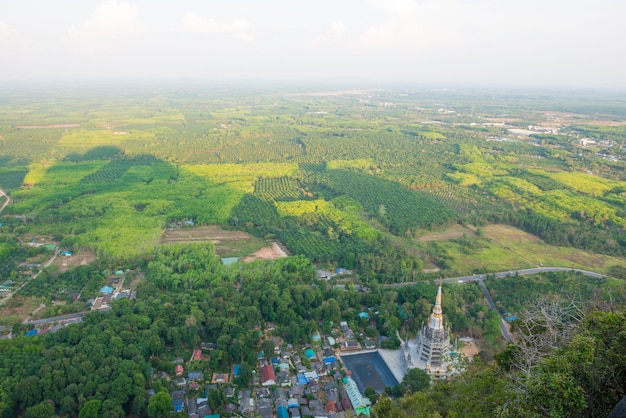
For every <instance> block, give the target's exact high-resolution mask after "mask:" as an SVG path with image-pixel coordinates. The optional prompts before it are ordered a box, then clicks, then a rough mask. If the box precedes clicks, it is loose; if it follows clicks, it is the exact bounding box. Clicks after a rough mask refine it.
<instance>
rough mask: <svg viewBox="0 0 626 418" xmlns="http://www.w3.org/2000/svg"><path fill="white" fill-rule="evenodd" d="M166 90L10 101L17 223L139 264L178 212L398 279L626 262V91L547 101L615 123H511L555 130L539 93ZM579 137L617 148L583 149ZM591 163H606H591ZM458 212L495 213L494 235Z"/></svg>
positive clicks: (488, 218)
mask: <svg viewBox="0 0 626 418" xmlns="http://www.w3.org/2000/svg"><path fill="white" fill-rule="evenodd" d="M166 90H167V89H165V90H163V89H156V90H155V92H156V91H158V94H157V93H154V92H147V91H144V90H141V91H138V92H137V93H136V94H135V93H132V92H123V94H121V93H119V92H118V93H112V92H109V91H106V92H100V93H99V94H97V95H89V96H84V97H83V96H79V95H76V97H72V96H71V95H69V96H68V97H65V98H64V101H63V106H60V105H59V103H58V102H57V101H55V100H54V99H53V98H51V97H46V98H45V99H43V100H39V101H33V100H29V99H24V98H20V97H14V93H11V94H10V95H8V96H7V97H6V98H4V99H3V100H4V101H3V103H2V104H1V105H0V120H1V121H2V122H1V123H0V134H1V137H0V166H1V167H0V188H3V189H5V190H7V191H10V194H11V197H12V198H13V201H12V204H11V205H9V206H8V207H7V208H6V209H5V211H4V213H6V214H7V215H8V216H12V217H14V216H16V215H17V216H20V218H19V219H22V220H23V223H22V224H21V225H19V228H18V226H13V224H12V226H11V228H15V229H19V230H20V233H36V234H51V235H54V236H56V237H58V238H59V239H60V238H62V241H61V243H62V245H64V246H66V247H71V248H73V249H74V250H80V249H85V250H90V251H94V252H95V253H96V255H97V256H98V257H110V258H114V259H122V260H124V259H135V258H136V257H137V256H138V255H140V254H143V253H145V252H150V251H152V250H153V249H154V248H155V247H156V246H158V245H162V244H163V242H167V240H168V238H167V237H165V238H164V236H163V235H162V233H163V230H164V228H165V227H166V226H167V225H168V224H171V223H177V222H183V221H186V220H189V221H193V223H194V224H195V225H196V226H199V227H200V228H202V227H207V226H210V225H221V226H224V227H227V228H234V229H239V230H245V231H246V232H248V233H250V234H252V235H254V236H255V237H258V238H255V240H259V241H257V244H258V245H262V243H263V239H277V238H278V239H280V240H281V241H282V242H283V243H284V244H285V245H286V246H287V247H288V248H289V249H290V250H291V252H293V253H294V254H304V255H306V256H308V257H310V258H312V259H313V260H316V261H324V262H330V263H331V264H337V265H339V264H343V263H349V264H353V265H355V266H357V267H359V266H360V267H361V268H362V269H363V271H364V272H365V271H366V272H367V274H370V275H372V277H374V276H379V277H383V276H385V279H384V280H387V281H393V280H400V278H401V277H403V278H406V277H414V276H415V275H416V274H417V273H416V272H415V269H416V268H415V267H407V266H409V265H415V266H417V265H420V263H421V261H419V260H418V259H420V258H423V259H424V260H429V261H433V262H437V263H438V265H440V266H441V267H442V268H444V270H445V268H446V267H447V268H450V269H455V270H463V271H471V270H473V269H481V268H483V269H484V268H486V269H489V270H497V269H507V268H519V267H524V266H529V265H534V264H539V263H543V264H546V265H547V264H553V265H565V266H569V265H571V266H583V267H585V266H586V267H588V268H589V267H596V268H598V269H607V268H609V267H610V266H611V265H623V262H622V260H623V258H621V257H623V256H625V255H626V241H625V240H624V238H623V237H624V229H625V228H626V221H624V219H626V212H625V209H624V207H625V206H624V205H625V204H626V192H625V191H624V190H626V182H624V181H623V180H624V177H626V176H625V175H624V172H625V170H624V169H625V168H626V167H625V164H624V163H623V161H621V160H620V159H619V158H617V157H618V156H617V155H613V154H615V153H616V152H618V151H619V150H623V149H624V148H623V146H624V145H626V144H625V143H624V141H625V138H626V136H625V135H624V127H623V126H622V125H620V124H615V121H618V119H620V118H622V117H623V114H625V113H624V110H623V109H622V108H621V107H620V106H621V105H620V104H619V103H615V106H614V109H607V108H606V106H602V105H601V102H588V101H587V98H585V100H584V103H582V102H581V103H570V102H566V101H562V100H556V99H555V100H552V99H546V104H545V106H549V105H550V104H552V105H555V106H558V107H559V109H561V108H568V109H570V110H571V112H573V113H576V112H577V111H581V112H585V111H589V110H590V109H594V108H596V107H597V108H598V109H600V108H601V109H602V112H603V113H598V112H597V111H594V112H593V113H594V114H596V115H599V114H601V115H602V116H594V119H603V118H606V119H607V120H606V121H604V122H608V121H609V119H610V120H613V122H611V124H608V125H603V124H600V125H598V126H589V125H585V126H575V127H573V126H561V127H560V128H561V132H559V134H554V135H552V134H550V135H548V134H542V133H541V132H538V133H537V134H536V135H535V136H532V137H528V138H525V139H523V140H519V139H517V138H500V137H502V136H506V135H507V132H508V129H516V128H519V127H523V126H528V125H530V124H533V125H540V126H551V127H554V126H556V125H555V122H553V121H548V120H546V118H548V117H553V116H554V115H555V114H559V113H558V112H556V113H555V112H552V113H549V114H548V113H546V111H545V110H543V109H542V110H540V111H538V110H536V102H535V101H533V100H526V99H523V98H516V101H515V105H511V104H510V102H508V101H507V100H508V98H505V97H496V98H495V99H490V100H489V102H488V103H483V102H481V100H482V99H480V98H479V99H476V98H472V99H471V100H470V99H469V98H468V97H466V96H464V95H455V94H445V95H441V94H439V93H434V92H419V93H414V94H413V93H411V94H408V95H406V96H404V95H403V96H398V95H397V94H395V93H394V92H383V91H377V92H375V93H372V96H371V97H369V98H368V100H367V102H364V101H363V96H358V95H357V96H354V95H339V96H333V95H313V96H311V95H304V96H303V95H290V94H284V95H280V94H274V93H272V94H269V95H263V94H257V93H256V92H255V93H249V94H248V93H244V92H243V91H242V92H239V93H237V96H236V97H226V96H224V95H223V94H222V93H218V92H216V91H213V90H210V89H200V90H199V91H198V92H196V93H197V94H196V93H194V95H193V96H192V95H189V96H186V95H185V94H184V93H180V92H178V91H177V92H167V93H166ZM368 94H369V93H368ZM568 100H569V99H568ZM391 102H393V105H391V106H390V105H388V104H389V103H391ZM590 103H592V104H590ZM568 106H569V107H568ZM442 107H443V108H446V109H447V108H450V109H455V113H453V114H452V113H451V114H447V113H446V114H442V113H441V112H439V109H441V108H442ZM504 114H506V115H507V116H506V117H501V116H500V115H504ZM559 115H560V116H559V117H561V120H564V121H568V122H567V123H574V122H575V123H577V124H579V123H580V122H579V121H577V120H575V119H573V118H572V117H569V116H567V115H566V114H559ZM600 122H602V120H601V121H600ZM494 124H498V125H497V126H496V125H494ZM499 124H506V126H504V125H502V126H500V125H499ZM576 130H578V131H576ZM579 133H584V134H585V135H588V136H589V138H595V139H597V140H602V141H608V144H609V145H608V146H606V147H601V146H600V145H599V143H597V144H595V147H594V148H593V149H592V148H585V147H580V146H578V145H577V140H575V138H576V136H575V135H578V134H579ZM494 138H495V139H494ZM600 151H602V153H603V154H602V155H604V156H608V155H611V156H612V157H615V158H616V159H617V160H614V161H610V162H609V161H607V159H605V158H601V157H599V156H598V155H596V154H598V153H599V152H600ZM592 170H593V172H594V173H596V174H598V173H600V174H601V175H602V177H600V176H599V175H596V174H594V175H591V174H585V173H587V172H588V171H592ZM457 222H461V223H463V224H475V225H483V226H485V227H484V228H482V232H483V236H475V235H473V234H472V233H471V232H470V231H466V230H464V229H463V228H462V227H460V226H457V225H456V224H457ZM0 223H1V222H0ZM493 224H508V225H511V226H516V227H518V228H522V229H524V230H525V231H527V232H532V233H534V234H535V236H537V237H541V238H542V239H543V241H539V242H537V241H533V240H532V239H530V238H529V237H523V238H519V237H517V238H516V237H515V236H514V235H515V234H513V233H511V231H508V232H507V231H504V230H502V229H501V228H502V227H496V226H494V225H493ZM498 228H500V230H498ZM199 230H200V231H202V230H201V229H199ZM3 231H4V230H3ZM431 231H435V232H434V233H432V234H431ZM438 233H439V235H438ZM202 234H203V232H201V233H200V235H202ZM464 234H465V235H466V236H465V237H464V236H463V235H464ZM207 236H208V235H207ZM413 237H421V239H420V240H414V239H412V238H413ZM187 238H188V239H189V240H195V239H202V237H194V236H188V237H187ZM171 239H172V240H174V239H181V240H183V241H184V237H179V238H173V237H171ZM244 242H245V243H246V245H248V244H247V243H249V242H252V241H248V240H240V241H237V240H235V241H233V245H232V246H227V247H229V248H228V249H225V250H223V251H224V253H225V254H234V253H237V252H239V253H241V254H242V255H243V254H244V253H246V252H247V253H254V252H255V251H257V250H259V249H260V248H261V247H260V246H259V247H258V248H253V247H254V246H252V244H250V247H246V248H245V249H244V248H239V244H241V245H243V243H244ZM546 242H547V243H550V244H558V245H548V244H547V243H546ZM257 244H255V245H257ZM574 248H578V249H574ZM218 251H222V250H221V249H220V248H219V244H218ZM594 253H605V255H602V256H600V255H597V254H594ZM608 254H610V255H611V256H613V258H611V257H609V255H608ZM392 259H393V260H392ZM393 263H396V264H394V267H389V268H387V267H388V265H390V264H393Z"/></svg>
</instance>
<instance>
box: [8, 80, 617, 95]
mask: <svg viewBox="0 0 626 418" xmlns="http://www.w3.org/2000/svg"><path fill="white" fill-rule="evenodd" d="M129 87H130V88H133V87H136V88H138V89H141V88H146V87H149V88H157V89H162V90H170V89H172V88H177V87H198V88H218V89H220V88H223V89H231V88H237V89H242V90H245V89H260V90H278V91H286V90H294V91H295V92H305V91H317V92H319V91H325V90H328V91H329V92H334V91H337V92H340V91H341V90H346V91H345V92H344V94H358V93H357V92H356V90H364V91H372V92H375V91H394V92H396V93H401V92H402V90H406V91H407V92H413V93H415V92H420V91H421V92H429V93H480V92H482V93H493V94H521V95H525V94H542V93H544V94H548V93H554V94H576V95H589V94H591V95H595V94H600V95H615V96H622V95H626V86H624V87H615V88H614V87H603V86H581V85H572V86H568V85H521V84H513V83H511V84H471V83H466V84H454V83H426V82H424V83H417V82H414V83H411V82H400V81H396V82H385V81H346V80H304V79H303V80H288V81H286V80H273V79H251V78H250V79H192V78H179V79H176V78H164V79H152V80H146V79H133V78H120V79H74V80H70V79H49V80H43V79H36V80H0V89H14V88H61V89H64V90H72V89H98V88H113V89H116V88H129ZM350 90H355V92H350Z"/></svg>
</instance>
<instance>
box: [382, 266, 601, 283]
mask: <svg viewBox="0 0 626 418" xmlns="http://www.w3.org/2000/svg"><path fill="white" fill-rule="evenodd" d="M558 271H575V272H577V273H582V274H583V275H585V276H588V277H595V278H603V277H608V276H606V275H604V274H600V273H595V272H593V271H588V270H580V269H575V268H567V267H536V268H532V269H521V270H508V271H501V272H498V273H489V274H472V275H471V276H459V277H449V278H446V279H443V282H444V283H468V282H473V281H477V280H482V279H488V278H491V277H494V278H497V279H501V278H503V277H508V276H515V275H518V276H527V275H529V274H537V273H547V272H558ZM435 282H436V283H437V282H438V280H435ZM416 283H424V282H423V281H422V282H404V283H392V284H383V285H382V286H381V287H403V286H410V285H412V284H416Z"/></svg>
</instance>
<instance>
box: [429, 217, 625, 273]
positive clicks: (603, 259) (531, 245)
mask: <svg viewBox="0 0 626 418" xmlns="http://www.w3.org/2000/svg"><path fill="white" fill-rule="evenodd" d="M483 231H484V238H480V239H477V240H476V245H474V246H473V248H470V249H469V250H468V249H467V248H462V247H461V246H460V245H459V244H457V243H454V242H449V241H448V242H442V243H441V245H443V246H445V247H446V249H447V251H448V254H449V255H450V256H451V257H452V259H453V260H454V261H453V263H452V264H453V267H454V268H455V269H456V270H457V271H458V272H461V273H471V272H473V271H474V270H478V269H482V268H484V269H486V270H487V271H503V270H513V269H518V268H530V267H537V266H550V267H570V268H579V269H583V270H592V271H597V272H599V273H607V272H608V269H609V268H610V267H611V266H616V265H619V266H624V267H626V260H624V259H622V258H619V257H611V256H607V255H602V254H593V253H590V252H587V251H583V250H579V249H576V248H572V247H559V246H554V245H548V244H546V243H545V242H543V241H542V240H541V239H539V238H537V237H536V236H534V235H531V234H528V233H526V232H524V231H521V230H519V229H517V228H514V227H511V226H508V225H488V226H486V227H484V228H483Z"/></svg>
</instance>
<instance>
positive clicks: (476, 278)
mask: <svg viewBox="0 0 626 418" xmlns="http://www.w3.org/2000/svg"><path fill="white" fill-rule="evenodd" d="M559 271H575V272H577V273H582V274H583V275H585V276H588V277H595V278H603V277H607V276H605V275H604V274H600V273H595V272H593V271H587V270H580V269H571V268H566V267H536V268H531V269H521V270H509V271H501V272H498V273H490V274H473V275H471V276H460V277H450V278H447V279H443V282H445V283H471V282H477V283H478V286H479V287H480V288H481V290H482V291H483V293H484V294H485V298H486V299H487V304H488V305H489V309H493V310H496V305H495V303H493V299H492V298H491V295H490V294H489V291H488V290H487V287H486V286H485V284H484V283H483V281H484V280H485V279H489V278H498V279H501V278H503V277H509V276H526V275H529V274H537V273H546V272H559ZM415 283H419V282H407V283H394V284H387V285H383V286H382V287H402V286H408V285H411V284H415ZM500 330H501V331H502V336H503V337H504V339H505V340H507V341H511V336H510V334H509V330H508V329H507V327H506V322H505V321H504V318H502V317H501V318H500Z"/></svg>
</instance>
